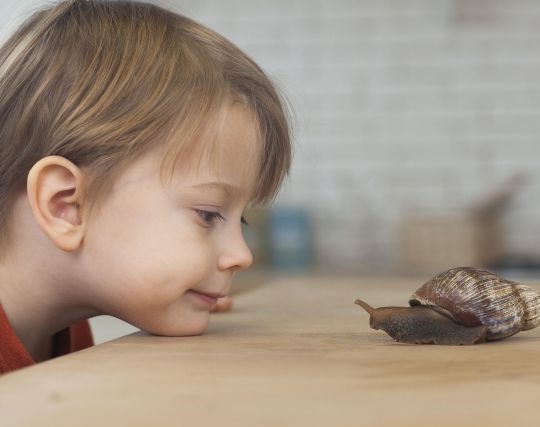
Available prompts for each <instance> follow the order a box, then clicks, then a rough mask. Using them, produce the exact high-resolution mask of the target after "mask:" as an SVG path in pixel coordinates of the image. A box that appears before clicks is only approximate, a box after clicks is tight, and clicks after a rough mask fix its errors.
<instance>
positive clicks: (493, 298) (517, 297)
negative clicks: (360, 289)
mask: <svg viewBox="0 0 540 427" xmlns="http://www.w3.org/2000/svg"><path fill="white" fill-rule="evenodd" d="M355 304H358V305H360V306H361V307H363V308H364V309H365V310H366V311H367V312H368V313H369V314H370V319H369V324H370V326H371V327H372V328H373V329H382V330H384V331H385V332H386V333H387V334H388V335H390V336H391V337H392V338H394V339H395V340H396V341H400V342H406V343H414V344H446V345H470V344H476V343H481V342H484V341H495V340H500V339H503V338H507V337H510V336H512V335H514V334H517V333H518V332H519V331H526V330H528V329H533V328H535V327H537V326H538V325H539V324H540V295H539V294H538V293H537V292H535V291H534V290H533V289H531V288H529V287H528V286H525V285H521V284H519V283H516V282H512V281H510V280H505V279H503V278H501V277H499V276H498V275H496V274H494V273H491V272H489V271H487V270H482V269H479V268H474V267H458V268H453V269H451V270H447V271H445V272H443V273H440V274H438V275H436V276H435V277H433V278H432V279H431V280H429V281H428V282H426V283H425V284H424V285H423V286H422V287H420V288H419V289H418V290H417V291H416V292H415V293H414V294H413V295H412V296H411V297H410V299H409V305H410V307H381V308H373V307H371V306H369V305H368V304H366V303H365V302H364V301H362V300H359V299H357V300H356V301H355Z"/></svg>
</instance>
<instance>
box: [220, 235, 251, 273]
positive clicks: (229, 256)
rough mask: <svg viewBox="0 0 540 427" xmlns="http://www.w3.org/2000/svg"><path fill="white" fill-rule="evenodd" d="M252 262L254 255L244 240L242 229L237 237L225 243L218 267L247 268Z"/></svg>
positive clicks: (223, 269)
mask: <svg viewBox="0 0 540 427" xmlns="http://www.w3.org/2000/svg"><path fill="white" fill-rule="evenodd" d="M252 263H253V255H252V253H251V250H250V249H249V247H248V245H247V243H246V241H245V240H244V236H242V231H240V232H239V233H238V234H237V235H236V236H235V238H233V239H229V240H227V241H226V242H224V243H223V249H222V250H221V253H220V255H219V258H218V268H219V269H220V270H222V271H226V270H231V271H239V270H245V269H246V268H249V266H250V265H251V264H252Z"/></svg>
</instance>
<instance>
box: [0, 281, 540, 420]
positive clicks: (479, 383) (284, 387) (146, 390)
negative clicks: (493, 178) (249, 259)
mask: <svg viewBox="0 0 540 427" xmlns="http://www.w3.org/2000/svg"><path fill="white" fill-rule="evenodd" d="M419 285H420V283H418V282H417V281H412V280H403V279H401V280H396V279H392V280H390V279H388V280H385V279H352V278H349V279H337V278H335V279H331V278H318V279H317V278H301V277H297V278H277V279H274V280H270V281H268V282H267V283H265V284H264V285H262V286H258V287H257V288H256V289H254V290H253V291H251V292H245V293H243V294H241V295H239V296H238V297H237V299H236V309H235V310H234V312H231V313H228V314H220V315H213V317H212V321H211V326H210V328H209V331H208V333H207V334H205V335H203V336H200V337H190V338H164V337H155V336H148V335H145V334H143V333H137V334H134V335H129V336H126V337H123V338H120V339H118V340H115V341H112V342H108V343H105V344H102V345H99V346H96V347H94V348H91V349H88V350H84V351H82V352H79V353H75V354H72V355H69V356H64V357H61V358H58V359H54V360H51V361H48V362H45V363H42V364H39V365H37V366H34V367H31V368H28V369H24V370H21V371H18V372H15V373H12V374H8V375H5V376H3V377H0V425H2V426H18V425H39V426H55V427H58V426H81V425H114V426H123V425H125V426H256V427H258V426H340V427H343V426H355V427H357V426H452V427H455V426H469V425H470V426H487V425H489V426H507V425H515V426H518V425H520V426H527V425H531V426H535V425H538V423H539V414H540V368H539V366H540V328H538V329H536V330H532V331H528V332H522V333H520V334H519V335H517V336H514V337H512V338H510V339H508V340H506V341H500V342H496V343H489V344H482V345H477V346H470V347H443V346H416V345H407V344H400V343H396V342H393V341H392V340H391V339H390V338H389V337H388V336H387V335H386V334H384V333H383V332H381V331H374V330H371V329H369V326H368V316H367V314H366V313H365V312H363V311H362V310H361V309H360V308H359V307H357V306H355V305H354V304H353V301H354V299H355V298H356V297H362V298H364V299H365V300H366V301H368V302H370V303H372V304H373V305H375V306H379V305H396V304H400V305H403V304H406V302H407V298H408V297H409V295H410V294H411V293H412V291H413V290H414V289H415V288H416V287H418V286H419ZM532 286H533V287H535V288H536V289H540V286H535V284H534V283H533V284H532Z"/></svg>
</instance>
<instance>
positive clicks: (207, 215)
mask: <svg viewBox="0 0 540 427" xmlns="http://www.w3.org/2000/svg"><path fill="white" fill-rule="evenodd" d="M195 212H196V213H197V215H199V217H200V218H201V219H202V220H203V221H204V222H205V223H206V224H207V225H214V223H215V222H216V221H225V218H224V217H223V215H221V214H220V213H219V212H214V211H205V210H202V209H195Z"/></svg>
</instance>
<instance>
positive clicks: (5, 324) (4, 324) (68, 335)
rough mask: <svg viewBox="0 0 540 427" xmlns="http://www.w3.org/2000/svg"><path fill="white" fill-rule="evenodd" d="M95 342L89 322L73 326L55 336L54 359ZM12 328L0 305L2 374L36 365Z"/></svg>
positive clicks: (0, 362) (0, 364)
mask: <svg viewBox="0 0 540 427" xmlns="http://www.w3.org/2000/svg"><path fill="white" fill-rule="evenodd" d="M93 345H94V340H93V338H92V331H91V330H90V324H89V323H88V321H87V320H83V321H81V322H79V323H76V324H74V325H72V326H71V327H69V328H67V329H64V330H62V331H60V332H58V333H57V334H55V335H54V336H53V350H52V351H53V357H57V356H62V355H64V354H68V353H73V352H74V351H78V350H82V349H84V348H88V347H92V346H93ZM35 363H36V362H34V360H33V359H32V357H31V356H30V354H28V351H26V348H24V345H23V344H22V342H21V341H20V340H19V338H18V337H17V335H15V331H14V330H13V328H12V327H11V325H10V323H9V320H8V318H7V316H6V313H5V311H4V309H3V308H2V306H1V305H0V374H4V373H6V372H10V371H15V370H16V369H20V368H24V367H26V366H30V365H33V364H35Z"/></svg>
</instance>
